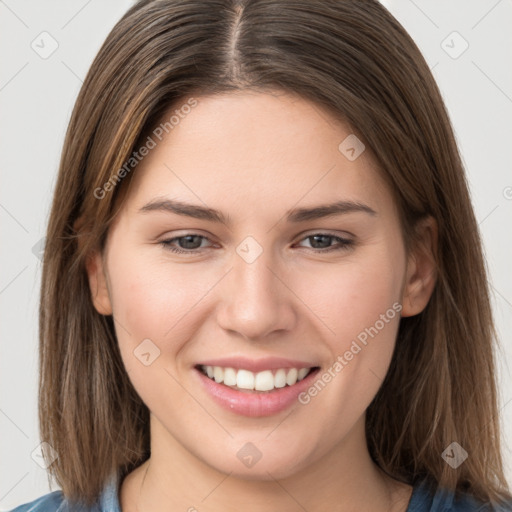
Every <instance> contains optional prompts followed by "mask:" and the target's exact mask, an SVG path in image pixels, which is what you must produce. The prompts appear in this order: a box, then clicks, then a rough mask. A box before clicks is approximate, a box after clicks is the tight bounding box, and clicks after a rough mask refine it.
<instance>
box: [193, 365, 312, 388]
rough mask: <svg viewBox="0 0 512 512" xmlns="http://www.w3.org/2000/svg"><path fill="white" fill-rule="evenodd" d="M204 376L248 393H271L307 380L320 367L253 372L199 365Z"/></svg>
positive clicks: (198, 368)
mask: <svg viewBox="0 0 512 512" xmlns="http://www.w3.org/2000/svg"><path fill="white" fill-rule="evenodd" d="M195 368H196V369H197V370H198V371H200V372H201V373H202V374H203V375H205V376H206V377H208V378H209V379H211V380H213V381H215V382H216V383H217V384H222V385H224V386H226V387H229V388H231V389H235V390H237V391H242V392H246V393H262V392H266V393H270V392H273V391H276V390H278V389H282V388H285V387H291V386H294V385H295V384H297V382H299V381H301V380H303V379H305V378H306V377H307V376H308V375H310V374H311V373H313V372H316V371H317V370H319V368H320V367H318V366H313V367H311V368H278V369H273V370H263V371H261V372H251V371H249V370H245V369H242V368H240V369H237V368H231V367H226V368H225V367H221V366H205V365H197V366H196V367H195Z"/></svg>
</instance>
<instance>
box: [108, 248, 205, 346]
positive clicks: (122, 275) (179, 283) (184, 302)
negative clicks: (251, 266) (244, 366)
mask: <svg viewBox="0 0 512 512" xmlns="http://www.w3.org/2000/svg"><path fill="white" fill-rule="evenodd" d="M113 260H114V255H113ZM116 261H118V262H119V264H118V265H116V266H112V265H111V271H110V282H111V292H112V304H113V312H114V317H115V320H116V333H117V335H118V339H119V343H120V347H121V350H122V351H124V352H128V351H130V352H132V351H133V350H134V349H135V348H136V347H137V346H138V345H139V344H140V343H141V342H142V341H143V340H144V339H150V340H152V341H153V342H154V343H155V344H156V345H157V346H158V347H159V348H160V349H161V351H162V352H164V351H165V352H176V351H178V350H179V346H178V345H177V344H173V343H172V340H180V339H186V336H187V332H188V329H189V328H190V325H191V322H192V323H193V320H194V313H195V309H194V306H195V305H197V303H198V301H199V300H200V299H201V297H202V296H203V295H204V294H205V287H206V286H207V284H208V280H207V279H205V280H198V279H197V272H196V273H194V272H193V271H192V266H189V268H188V269H187V268H185V267H186V265H184V266H183V267H180V269H179V271H177V270H176V266H171V265H169V264H166V263H165V261H164V262H162V261H151V260H149V261H148V260H144V259H143V258H142V257H140V258H132V259H131V261H129V260H128V259H126V258H124V259H122V258H121V259H120V258H117V259H116ZM194 276H195V277H194Z"/></svg>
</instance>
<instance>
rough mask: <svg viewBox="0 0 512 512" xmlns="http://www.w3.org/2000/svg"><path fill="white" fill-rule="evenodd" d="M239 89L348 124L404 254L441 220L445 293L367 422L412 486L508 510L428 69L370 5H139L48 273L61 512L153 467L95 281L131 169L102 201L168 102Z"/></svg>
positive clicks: (94, 90) (80, 132) (460, 212)
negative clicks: (64, 503) (95, 262)
mask: <svg viewBox="0 0 512 512" xmlns="http://www.w3.org/2000/svg"><path fill="white" fill-rule="evenodd" d="M239 90H255V91H266V92H271V91H285V92H289V93H293V94H298V95H300V96H301V97H303V98H305V99H307V100H309V101H312V102H314V103H315V104H317V105H318V106H320V107H323V108H325V109H327V111H329V112H330V113H332V114H333V115H334V116H335V117H337V118H339V119H342V120H343V121H344V122H346V123H348V125H349V126H350V127H352V129H353V131H354V133H357V134H358V136H360V138H361V139H363V140H364V143H365V145H366V146H367V147H368V148H369V149H370V150H371V151H372V154H373V155H374V157H375V159H376V161H377V162H378V165H379V169H380V171H381V172H382V175H383V176H384V177H385V179H386V181H387V183H388V184H389V186H390V190H391V191H392V193H393V194H394V197H395V202H396V205H397V207H398V209H399V213H400V218H401V224H402V228H403V233H404V240H405V243H406V244H410V243H413V242H414V233H415V226H416V225H417V222H418V220H420V219H423V218H425V217H427V216H431V217H433V218H434V219H435V220H436V222H437V224H438V250H437V254H436V266H437V284H436V287H435V289H434V292H433V295H432V297H431V299H430V302H429V304H428V305H427V307H426V309H425V310H424V311H423V312H422V313H421V314H419V315H417V316H414V317H409V318H402V319H401V323H400V328H399V333H398V337H397V341H396V348H395V351H394V355H393V359H392V362H391V365H390V368H389V371H388V373H387V375H386V377H385V380H384V382H383V384H382V386H381V388H380V390H379V391H378V393H377V395H376V396H375V398H374V400H373V401H372V403H371V405H370V406H369V408H368V410H367V417H366V433H367V441H368V446H369V450H370V453H371V455H372V457H373V458H374V460H375V461H376V463H377V464H378V465H379V466H380V467H381V468H382V469H383V470H384V471H386V472H387V473H388V474H390V475H391V476H393V477H394V478H396V479H398V480H402V481H404V482H407V483H409V484H413V483H414V482H415V481H416V480H417V479H418V478H420V477H422V476H425V475H430V476H431V477H432V478H433V479H434V480H435V482H436V483H437V485H439V486H441V487H444V488H447V489H449V490H452V491H462V490H464V491H469V492H471V493H472V494H474V495H475V496H476V497H479V498H481V499H484V500H493V501H500V499H503V498H509V497H510V494H508V492H509V491H508V488H507V483H506V481H505V477H504V474H503V466H502V459H501V451H500V432H499V417H498V407H497V392H496V382H495V366H494V365H495V363H494V355H493V350H494V345H493V343H494V339H495V332H494V327H493V320H492V314H491V308H490V301H489V293H488V284H487V278H486V269H485V264H484V259H483V254H482V244H481V240H480V237H479V233H478V226H477V222H476V220H475V216H474V213H473V210H472V206H471V202H470V197H469V193H468V186H467V183H466V180H465V176H464V170H463V166H462V163H461V158H460V156H459V153H458V149H457V146H456V142H455V139H454V135H453V130H452V128H451V124H450V121H449V118H448V115H447V112H446V109H445V106H444V104H443V101H442V98H441V95H440V93H439V90H438V87H437V85H436V83H435V81H434V79H433V77H432V74H431V72H430V70H429V68H428V66H427V64H426V62H425V60H424V58H423V57H422V55H421V53H420V51H419V49H418V48H417V46H416V45H415V43H414V42H413V40H412V39H411V38H410V36H409V35H408V34H407V33H406V32H405V30H404V29H403V28H402V26H401V25H400V24H399V23H398V22H397V21H396V20H395V19H394V18H393V16H391V15H390V14H389V13H388V11H387V10H386V9H385V8H384V7H382V5H380V4H379V3H378V2H377V1H376V0H368V1H365V2H361V1H360V0H345V1H341V0H340V1H334V0H329V1H327V0H326V1H322V2H309V1H307V0H288V1H280V0H252V1H250V2H248V1H237V0H202V1H190V0H181V1H178V0H176V1H173V0H143V1H139V2H138V3H137V4H135V5H134V6H133V7H132V8H131V9H130V10H129V11H128V12H127V13H126V14H125V15H124V16H123V17H122V18H121V20H120V21H119V22H118V23H117V24H116V26H115V27H114V28H113V30H112V31H111V33H110V34H109V35H108V37H107V39H106V41H105V42H104V44H103V46H102V47H101V49H100V51H99V53H98V55H97V56H96V58H95V60H94V62H93V64H92V66H91V68H90V70H89V72H88V74H87V77H86V79H85V81H84V84H83V87H82V89H81V91H80V94H79V96H78V99H77V101H76V104H75V108H74V110H73V114H72V117H71V120H70V124H69V127H68V131H67V134H66V139H65V142H64V147H63V152H62V158H61V163H60V169H59V175H58V180H57V184H56V188H55V193H54V199H53V204H52V209H51V215H50V219H49V224H48V229H47V242H46V248H45V254H44V259H43V275H42V285H41V305H40V313H39V315H40V316H39V327H40V350H39V355H40V383H39V421H40V427H41V438H42V439H43V440H44V441H47V442H48V443H50V445H51V446H52V447H53V448H54V449H55V450H56V451H57V453H58V455H59V457H58V459H57V460H56V461H55V462H54V463H53V464H52V465H51V466H50V467H49V472H50V474H51V475H52V476H54V477H55V478H56V480H57V482H58V484H59V485H60V486H61V487H62V489H63V492H64V495H65V496H66V497H67V498H68V499H70V500H79V501H82V502H84V503H88V504H91V503H93V502H94V501H95V500H96V499H97V497H98V495H99V493H100V492H101V490H102V489H103V486H104V485H105V482H106V480H107V478H108V477H109V476H110V475H111V473H112V472H114V471H119V472H120V475H121V477H123V476H124V475H126V474H128V473H129V472H131V471H132V470H133V469H134V468H135V467H137V466H138V465H140V464H141V463H142V462H144V461H145V460H146V459H147V458H148V457H149V455H150V433H149V411H148V409H147V407H146V405H145V404H144V403H143V402H142V400H141V398H140V397H139V396H138V394H137V392H136V391H135V389H134V387H133V386H132V384H131V382H130V380H129V377H128V375H127V373H126V370H125V368H124V365H123V362H122V359H121V356H120V351H119V347H118V344H117V339H116V334H115V327H116V326H115V324H114V322H115V318H113V317H112V316H108V317H107V316H102V315H100V314H99V313H98V312H97V311H96V310H95V309H94V306H93V303H92V299H91V291H90V288H89V284H88V280H87V274H86V267H85V264H86V260H87V258H88V256H89V255H90V253H91V251H92V250H94V249H98V248H99V249H102V248H103V246H104V243H105V240H106V237H107V234H108V229H109V226H110V225H111V223H112V221H113V219H114V218H115V215H116V212H117V211H119V207H120V205H121V204H122V199H123V198H124V197H125V196H126V192H127V190H128V187H129V184H130V182H131V178H132V176H133V173H134V172H136V166H135V167H134V169H133V170H132V171H131V172H129V173H127V174H126V176H125V177H123V179H122V180H121V181H120V182H119V183H118V184H117V185H115V186H113V190H111V191H110V192H108V193H106V194H105V195H104V197H103V198H101V199H98V198H97V197H96V196H95V194H94V191H95V190H97V189H98V188H99V189H101V188H102V187H103V186H104V185H105V183H107V182H108V181H109V179H110V178H111V177H112V175H113V173H115V172H117V171H118V170H119V169H121V168H122V167H123V166H124V165H125V164H126V162H127V161H128V160H129V159H130V157H131V155H132V153H133V151H135V150H137V148H138V147H140V145H141V143H142V141H143V140H145V137H146V136H147V134H148V133H150V131H151V130H153V129H154V127H155V126H156V125H158V123H159V122H161V119H162V116H163V115H164V114H165V113H166V112H167V111H168V110H169V108H170V107H171V106H172V105H179V104H180V102H185V101H187V99H188V98H189V97H191V96H194V97H196V98H198V97H199V96H204V95H211V94H218V93H226V92H227V93H229V92H233V91H239ZM468 276H471V278H468ZM120 328H122V327H120ZM433 362H434V363H433ZM453 441H457V442H458V443H459V444H460V445H461V446H462V447H463V448H464V449H465V450H466V451H467V452H468V453H469V457H468V459H467V460H466V461H465V462H464V464H462V465H461V466H459V468H457V469H456V470H454V469H452V468H451V467H450V466H448V464H446V463H445V462H444V460H443V459H442V457H441V453H442V452H443V450H444V449H445V448H446V447H447V446H448V445H449V444H450V443H452V442H453Z"/></svg>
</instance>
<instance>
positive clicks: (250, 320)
mask: <svg viewBox="0 0 512 512" xmlns="http://www.w3.org/2000/svg"><path fill="white" fill-rule="evenodd" d="M278 268H279V265H278V264H277V262H276V261H274V259H273V254H272V251H271V250H270V249H268V250H265V249H264V248H263V247H262V246H261V245H260V244H259V243H258V242H257V241H256V240H255V239H254V238H253V237H247V238H246V239H244V240H243V241H242V242H241V243H240V244H239V245H238V246H237V248H236V254H235V255H233V268H232V271H231V272H230V276H229V279H228V284H227V289H226V290H225V293H224V294H223V304H222V306H221V312H220V314H219V322H220V324H221V326H222V327H223V328H224V329H227V330H231V331H237V332H238V333H240V334H241V335H243V336H244V337H246V338H252V339H258V338H263V337H264V336H266V335H268V334H269V333H270V332H272V331H274V330H281V329H286V328H289V327H290V325H291V324H290V322H291V321H292V320H293V316H294V315H293V307H292V304H291V302H290V300H289V297H288V294H289V293H290V292H287V288H286V287H285V286H284V285H283V283H282V282H281V280H280V279H279V278H278V277H276V274H277V275H279V271H278Z"/></svg>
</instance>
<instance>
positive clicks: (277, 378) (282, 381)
mask: <svg viewBox="0 0 512 512" xmlns="http://www.w3.org/2000/svg"><path fill="white" fill-rule="evenodd" d="M274 386H275V387H276V388H284V387H285V386H286V370H283V369H282V368H280V369H279V370H277V372H276V374H275V375H274Z"/></svg>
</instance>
